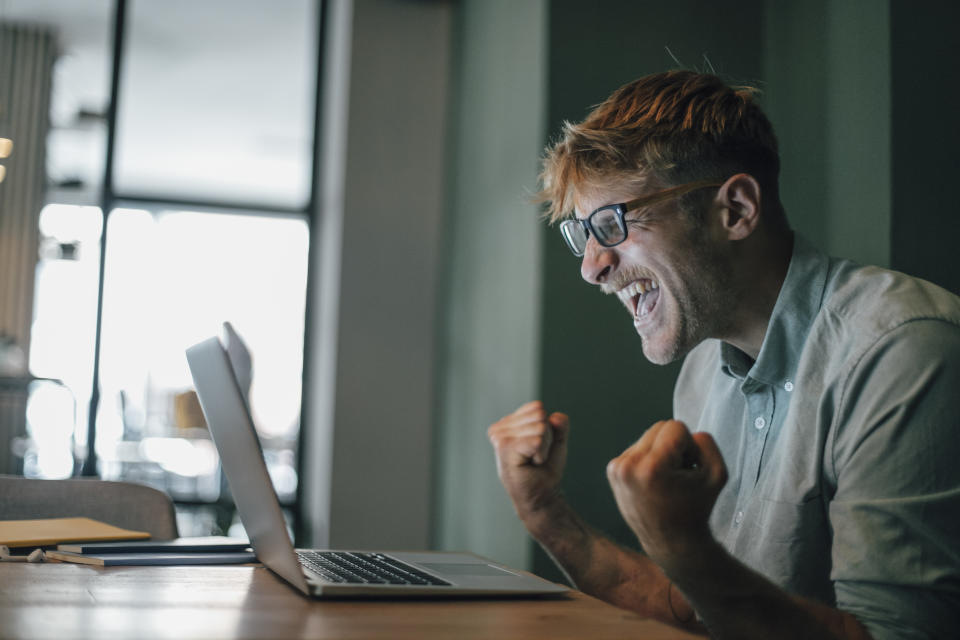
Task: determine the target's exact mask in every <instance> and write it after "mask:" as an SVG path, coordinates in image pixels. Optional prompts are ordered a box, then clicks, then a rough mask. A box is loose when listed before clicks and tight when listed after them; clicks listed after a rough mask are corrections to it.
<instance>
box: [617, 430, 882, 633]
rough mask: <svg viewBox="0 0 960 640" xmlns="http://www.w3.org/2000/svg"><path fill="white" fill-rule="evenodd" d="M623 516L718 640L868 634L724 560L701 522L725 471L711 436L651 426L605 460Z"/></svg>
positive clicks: (847, 618)
mask: <svg viewBox="0 0 960 640" xmlns="http://www.w3.org/2000/svg"><path fill="white" fill-rule="evenodd" d="M607 475H608V477H609V479H610V484H611V487H612V488H613V492H614V496H615V497H616V499H617V504H618V506H619V507H620V512H621V513H622V514H623V516H624V519H626V521H627V523H628V524H629V525H630V528H631V529H633V531H634V533H636V534H637V538H638V539H639V541H640V543H641V545H642V546H643V548H644V550H645V551H646V552H647V553H648V554H649V557H650V559H651V560H652V561H654V562H656V563H657V565H658V566H660V567H661V568H662V569H663V572H664V574H665V575H666V576H669V578H670V579H671V580H672V581H673V582H674V583H675V584H676V585H677V586H678V587H679V589H680V590H682V591H683V593H684V595H685V596H686V597H687V598H688V601H689V602H690V603H692V605H693V607H694V609H695V610H696V611H697V613H698V614H699V616H700V618H701V619H702V620H703V622H704V624H705V626H706V628H707V629H708V630H709V631H710V634H711V635H712V636H714V637H718V638H743V639H747V640H749V639H752V638H757V639H762V638H784V639H789V638H835V639H850V640H854V639H856V640H864V639H869V638H870V636H869V634H868V633H867V631H866V629H864V627H863V626H862V625H861V624H860V623H859V621H857V619H856V618H855V617H854V616H852V615H851V614H849V613H846V612H844V611H841V610H839V609H835V608H832V607H828V606H825V605H822V604H819V603H816V602H813V601H811V600H807V599H804V598H799V597H795V596H791V595H790V594H788V593H786V592H785V591H783V590H782V589H780V588H779V587H777V586H776V585H774V584H773V583H771V582H770V581H768V580H767V579H766V578H764V577H762V576H760V575H759V574H757V573H755V572H754V571H752V570H750V569H749V568H747V567H746V566H744V565H743V564H742V563H740V562H739V561H737V560H736V559H734V558H733V557H732V556H730V555H729V554H728V553H727V552H726V550H725V549H723V547H722V546H721V545H720V544H719V543H717V542H716V540H715V539H714V538H713V535H712V534H711V532H710V530H709V526H708V524H707V520H708V517H709V515H710V511H711V510H712V509H713V504H714V502H715V501H716V498H717V494H718V493H719V492H720V489H721V488H722V487H723V485H724V483H725V482H726V467H725V465H724V463H723V458H722V457H721V456H720V451H719V450H718V449H717V447H716V444H715V443H714V442H713V439H712V438H711V437H710V436H709V435H707V434H705V433H697V434H691V433H690V432H689V431H688V430H687V428H686V426H685V425H684V424H683V423H681V422H677V421H675V420H667V421H664V422H659V423H657V424H655V425H653V426H652V427H651V428H650V429H649V430H648V431H647V432H646V433H645V434H644V436H643V437H642V438H640V440H639V441H638V442H637V443H636V444H634V445H633V446H631V447H630V448H629V449H627V450H626V451H625V452H624V453H623V454H621V455H620V456H619V457H618V458H616V459H614V460H613V461H611V463H610V465H609V466H608V468H607Z"/></svg>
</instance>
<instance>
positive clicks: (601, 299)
mask: <svg viewBox="0 0 960 640" xmlns="http://www.w3.org/2000/svg"><path fill="white" fill-rule="evenodd" d="M761 6H762V5H761V3H760V2H759V1H752V2H737V3H704V2H696V1H691V0H688V1H681V2H672V3H669V4H668V5H665V4H661V3H653V2H615V1H612V0H605V1H600V2H590V3H586V2H579V1H576V0H554V2H551V4H550V21H549V36H550V38H549V52H550V53H549V61H550V63H549V82H548V90H547V91H548V92H547V96H548V99H547V114H548V115H547V123H548V131H550V135H551V136H553V135H555V132H557V131H558V130H559V128H560V124H561V122H562V121H563V120H581V119H582V118H583V117H584V116H585V115H586V114H587V112H588V111H589V109H590V107H591V106H592V105H595V104H597V103H599V102H601V101H602V100H603V99H605V98H606V97H607V95H609V94H610V93H611V92H612V91H613V90H614V89H616V88H617V87H618V86H620V85H622V84H625V83H627V82H629V81H631V80H633V79H635V78H637V77H639V76H641V75H645V74H648V73H654V72H658V71H663V70H665V69H669V68H673V67H676V66H677V65H676V63H675V62H674V61H673V60H672V58H671V56H670V54H668V52H667V51H666V49H665V48H667V47H669V49H670V51H671V52H672V54H673V56H676V57H677V58H678V59H679V60H680V61H681V62H682V63H683V64H684V65H685V66H687V67H696V68H698V69H704V68H706V65H707V63H706V62H705V60H704V55H706V57H707V58H708V59H709V62H710V64H712V67H713V68H714V69H715V70H716V71H717V72H718V73H720V74H723V75H725V76H727V77H729V78H732V79H734V80H736V81H742V82H755V81H757V80H759V79H760V77H761V72H762V64H761V50H762V43H761V41H760V39H759V38H757V37H755V36H754V37H750V36H749V35H748V34H757V33H759V32H760V31H761V25H762V22H761V15H762V14H761V11H760V9H761ZM542 233H543V234H544V240H543V246H544V269H543V276H544V277H543V311H542V316H541V330H542V348H541V353H542V356H541V360H540V371H541V387H540V389H541V393H540V395H541V397H542V398H543V400H544V402H546V403H547V405H548V406H550V407H552V408H554V409H557V410H562V411H565V412H566V413H568V414H569V415H570V419H571V433H570V453H569V458H568V460H569V462H568V468H567V472H566V474H565V479H564V485H563V488H564V492H565V493H566V495H567V497H568V499H569V501H570V502H571V504H572V505H573V506H574V507H575V508H576V509H577V511H579V512H580V513H581V514H582V515H583V516H584V518H585V519H586V520H587V521H589V522H590V523H591V524H593V525H594V526H596V527H597V528H599V529H600V530H602V531H604V532H606V533H608V534H609V535H611V536H612V537H613V538H614V539H616V540H619V541H621V542H623V543H624V544H628V545H635V542H634V537H633V535H632V534H631V532H630V531H629V529H628V528H627V526H626V525H625V524H624V523H623V520H622V519H621V518H620V516H619V514H618V512H617V510H616V505H615V504H614V501H613V496H612V494H611V493H610V489H609V486H608V485H607V480H606V475H605V469H606V464H607V462H608V461H609V460H610V459H611V458H613V457H614V456H616V455H618V454H619V453H620V452H621V451H622V450H623V449H625V448H626V447H627V446H629V445H630V444H631V443H632V442H634V441H635V440H636V439H637V438H639V437H640V435H642V433H643V431H644V430H645V429H646V428H647V427H649V426H650V425H651V424H653V423H654V422H656V421H657V420H661V419H664V418H669V417H670V416H671V414H672V410H671V406H672V402H671V393H672V389H673V383H674V379H675V378H676V375H677V373H678V371H679V367H678V366H677V365H670V366H667V367H659V366H656V365H652V364H650V363H649V362H647V361H646V360H645V359H644V357H643V354H642V352H641V348H640V340H639V338H638V337H637V335H636V333H635V332H634V329H633V323H632V321H631V319H630V317H629V316H628V314H627V313H626V312H625V311H624V309H623V307H622V305H621V304H620V302H619V301H618V300H616V299H615V298H614V297H612V296H604V295H602V294H601V293H600V292H599V291H598V290H596V287H593V286H591V285H588V284H587V283H586V282H584V281H583V280H582V279H581V278H580V270H579V260H578V259H577V258H575V257H574V256H573V255H571V254H570V252H569V251H568V250H567V248H566V246H565V245H564V244H563V242H562V240H561V239H560V234H559V233H558V231H557V230H556V229H555V228H547V227H544V228H543V229H542ZM534 560H535V561H534V570H535V571H537V572H538V573H541V574H543V575H549V576H553V577H557V574H556V573H554V570H553V566H552V563H551V562H550V561H549V559H547V558H546V556H545V554H543V553H542V552H541V551H539V549H538V550H537V551H536V553H535V556H534Z"/></svg>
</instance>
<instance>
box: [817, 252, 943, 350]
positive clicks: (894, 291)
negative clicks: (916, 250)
mask: <svg viewBox="0 0 960 640" xmlns="http://www.w3.org/2000/svg"><path fill="white" fill-rule="evenodd" d="M821 316H824V319H825V320H826V319H829V320H832V321H834V322H839V323H842V324H843V325H845V326H846V327H847V328H849V329H851V330H856V331H857V332H858V333H861V334H864V337H865V338H868V339H869V338H871V337H874V338H876V337H879V336H881V335H883V334H885V333H887V332H889V331H891V330H893V329H896V328H897V327H900V326H902V325H904V324H906V323H909V322H913V321H916V320H940V321H943V322H945V323H947V324H948V325H949V324H952V325H956V326H960V297H957V296H955V295H954V294H952V293H950V292H949V291H947V290H946V289H943V288H941V287H938V286H937V285H935V284H933V283H931V282H927V281H926V280H921V279H920V278H914V277H912V276H908V275H906V274H904V273H900V272H898V271H891V270H889V269H883V268H880V267H872V266H866V267H864V266H857V265H853V264H851V263H846V264H845V265H843V266H842V267H841V268H840V269H838V270H837V271H836V272H835V275H834V278H833V279H832V282H830V283H829V285H828V287H827V292H826V297H825V300H824V304H823V310H822V313H821Z"/></svg>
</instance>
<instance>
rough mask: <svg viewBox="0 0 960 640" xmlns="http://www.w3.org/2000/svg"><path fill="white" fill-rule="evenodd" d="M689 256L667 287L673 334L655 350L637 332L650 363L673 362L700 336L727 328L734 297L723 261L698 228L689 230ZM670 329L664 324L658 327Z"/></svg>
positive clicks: (714, 333)
mask: <svg viewBox="0 0 960 640" xmlns="http://www.w3.org/2000/svg"><path fill="white" fill-rule="evenodd" d="M689 256H690V257H689V259H688V260H684V261H682V262H679V263H678V268H677V270H676V274H677V278H676V282H674V283H673V285H674V286H673V287H671V288H670V289H669V290H670V294H669V295H670V297H671V298H672V299H673V305H672V307H673V308H672V309H670V311H672V313H673V314H674V316H675V318H674V320H673V323H672V324H673V327H672V329H673V335H672V336H671V337H670V338H668V339H667V340H666V344H664V345H662V347H661V348H660V349H657V350H654V344H651V342H652V341H648V340H647V339H646V338H644V337H643V335H641V336H640V339H641V341H642V349H643V355H644V356H645V357H646V358H647V360H649V361H650V362H652V363H653V364H658V365H665V364H669V363H671V362H675V361H676V360H679V359H681V358H683V357H685V356H686V355H687V354H688V353H690V351H691V350H692V349H693V348H694V347H696V346H697V345H699V344H700V343H701V342H703V341H704V340H706V339H708V338H711V337H716V336H721V335H725V332H726V331H727V330H728V328H729V324H730V316H731V313H730V308H729V305H730V304H732V303H733V299H734V297H733V296H732V295H731V294H732V288H731V287H730V270H729V265H728V264H727V261H726V260H725V259H724V257H723V256H722V255H721V254H720V253H719V252H717V251H716V250H715V249H714V248H713V247H712V246H711V245H710V244H709V243H708V242H706V241H705V238H704V237H703V235H702V234H701V233H700V232H699V231H698V230H693V231H691V245H690V254H689ZM665 302H666V300H663V301H662V303H665ZM666 310H667V309H665V311H666ZM670 329H671V327H669V326H667V327H663V328H661V331H665V330H667V331H669V330H670Z"/></svg>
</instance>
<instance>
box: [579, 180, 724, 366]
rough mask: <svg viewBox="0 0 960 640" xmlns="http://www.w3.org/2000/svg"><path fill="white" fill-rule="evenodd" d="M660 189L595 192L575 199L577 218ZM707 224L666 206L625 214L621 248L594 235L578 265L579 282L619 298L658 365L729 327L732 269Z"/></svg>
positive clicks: (673, 203) (675, 206) (673, 204)
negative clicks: (592, 285) (623, 238)
mask: <svg viewBox="0 0 960 640" xmlns="http://www.w3.org/2000/svg"><path fill="white" fill-rule="evenodd" d="M659 190H660V188H659V187H656V186H654V187H650V186H648V187H646V188H643V189H641V192H640V193H637V189H636V187H634V188H631V189H629V190H628V189H627V188H626V187H614V188H610V189H594V190H591V191H590V192H589V195H582V196H581V197H580V198H579V199H578V206H577V217H579V218H584V217H586V216H588V215H589V214H590V213H591V212H592V211H594V210H596V209H597V208H599V207H602V206H606V205H610V204H615V203H618V202H626V201H628V200H632V199H634V198H637V197H640V196H645V195H648V194H651V193H655V192H656V191H659ZM710 219H711V218H710V216H709V215H708V216H707V217H706V218H705V219H704V221H703V222H696V221H694V220H692V219H691V217H690V216H689V215H687V214H686V213H684V212H683V211H682V210H681V209H680V205H679V203H678V202H677V201H676V200H670V201H667V202H665V203H661V204H658V205H654V206H652V207H650V208H648V209H643V210H636V211H629V212H627V214H626V216H625V217H624V220H625V221H626V223H627V224H626V226H627V239H626V240H624V241H623V242H622V243H620V244H618V245H616V246H614V247H603V246H601V245H600V244H599V243H598V242H597V241H596V239H595V238H594V237H593V236H591V237H590V239H589V241H588V243H587V248H586V251H585V252H584V255H583V261H582V263H581V267H580V272H581V274H582V275H583V278H584V280H586V281H587V282H590V283H592V284H596V285H599V286H600V288H601V290H602V291H603V292H604V293H612V294H615V295H617V297H618V298H620V301H621V302H622V303H623V305H624V306H625V307H626V309H627V312H628V313H629V314H630V316H631V317H632V318H633V325H634V327H635V328H636V331H637V333H638V334H639V335H640V338H641V339H642V341H643V354H644V355H645V356H646V357H647V359H648V360H650V361H651V362H654V363H656V364H666V363H668V362H672V361H674V360H676V359H678V358H681V357H683V356H684V355H686V354H687V353H688V352H689V351H690V350H691V349H692V348H693V347H695V346H696V345H697V344H699V343H700V342H701V341H703V340H704V339H706V338H710V337H719V336H721V335H723V334H724V333H725V331H726V329H727V328H728V327H727V322H728V320H727V318H728V317H729V315H730V314H729V311H728V310H727V309H726V308H725V305H724V303H725V302H726V303H727V304H730V303H731V302H732V301H731V300H725V298H727V296H728V293H729V292H730V291H731V289H730V287H729V286H728V285H729V280H730V275H729V274H730V265H729V261H728V259H727V256H725V255H724V253H723V246H722V244H721V243H719V242H717V241H716V240H711V237H712V234H711V231H710V224H711V222H710Z"/></svg>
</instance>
